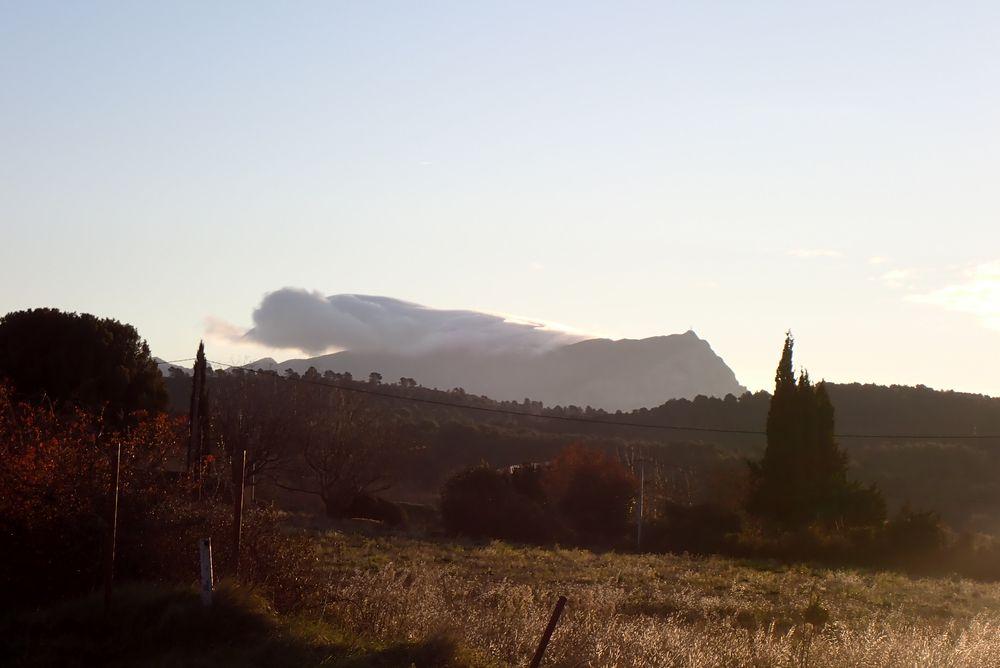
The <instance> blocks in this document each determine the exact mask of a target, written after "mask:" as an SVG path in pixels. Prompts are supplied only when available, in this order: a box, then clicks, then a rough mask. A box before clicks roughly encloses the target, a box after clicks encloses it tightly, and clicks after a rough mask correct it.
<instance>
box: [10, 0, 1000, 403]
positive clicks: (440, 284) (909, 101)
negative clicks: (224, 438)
mask: <svg viewBox="0 0 1000 668" xmlns="http://www.w3.org/2000/svg"><path fill="white" fill-rule="evenodd" d="M998 31H1000V3H997V2H953V3H939V2H922V3H921V2H879V3H871V2H839V3H819V2H815V3H812V2H769V3H745V2H726V3H722V2H718V3H711V2H690V3H667V2H650V3H625V2H614V3H611V2H609V3H601V4H597V3H583V2H566V3H539V2H525V3H514V2H503V3H495V4H486V3H479V2H454V3H404V2H399V3H383V2H370V1H365V2H355V3H335V2H318V3H305V2H302V3H273V4H268V3H252V2H239V3H231V4H226V3H221V2H219V3H201V2H197V3H196V2H191V3H181V2H169V3H152V2H149V3H136V2H128V3H126V2H121V3H98V2H87V3H71V2H64V3H49V2H38V1H32V2H2V1H0V225H2V228H3V237H2V239H3V242H2V244H0V272H2V276H0V279H2V280H0V311H3V312H6V311H8V310H11V309H17V308H25V307H30V306H42V305H51V306H58V307H61V308H65V309H72V310H79V311H88V312H92V313H97V314H100V315H111V316H115V317H118V318H120V319H122V320H125V321H128V322H131V323H133V324H135V325H136V326H137V327H138V328H139V330H140V332H141V333H142V334H143V335H144V336H145V337H146V338H147V339H148V340H149V342H150V344H151V346H152V348H153V350H154V353H155V354H157V355H159V356H161V357H165V358H179V357H188V356H190V354H191V353H192V351H193V350H194V348H195V346H196V345H197V340H198V338H199V337H200V336H203V335H204V334H205V332H206V319H207V318H216V319H219V320H222V321H225V322H229V323H234V324H236V325H240V326H248V325H249V324H250V322H251V321H250V315H251V312H252V310H253V308H254V306H256V304H257V303H258V302H259V301H260V299H261V297H262V296H263V295H264V293H266V292H269V291H273V290H277V289H279V288H281V287H284V286H297V287H303V288H307V289H309V290H318V291H321V292H323V293H324V294H334V293H345V292H358V293H366V294H379V295H388V296H392V297H398V298H401V299H407V300H410V301H415V302H419V303H422V304H427V305H429V306H436V307H449V308H471V309H481V310H486V311H490V312H498V313H508V314H515V315H521V316H529V317H533V318H538V319H541V320H545V321H552V322H556V323H563V324H565V325H568V326H571V327H573V328H574V329H576V330H580V331H583V332H588V333H593V334H596V335H605V336H612V337H624V336H628V337H641V336H649V335H654V334H661V333H673V332H680V331H684V330H686V329H688V328H694V329H695V331H697V332H698V333H699V334H700V335H701V336H703V337H704V338H707V339H708V340H709V341H710V342H711V343H712V345H713V347H714V348H715V350H716V351H717V352H719V353H720V354H721V355H722V356H723V357H724V358H725V359H726V361H727V362H728V363H729V364H730V366H732V367H733V369H734V370H735V372H736V374H737V376H738V377H739V378H740V380H741V381H742V382H744V383H745V384H746V385H748V386H750V387H752V388H754V389H757V388H761V387H769V386H770V385H771V379H772V376H773V368H774V365H775V363H776V359H777V356H778V353H779V352H780V346H781V339H782V335H783V332H784V330H785V329H787V328H789V327H790V328H792V329H793V330H794V331H795V333H796V336H797V338H798V341H799V345H798V349H799V352H800V354H799V361H800V362H801V363H803V364H805V365H806V366H808V367H809V369H810V371H811V372H812V374H813V375H814V376H815V377H826V378H828V379H831V380H837V381H849V380H858V381H875V382H881V383H891V382H899V383H907V384H915V383H921V382H922V383H925V384H928V385H931V386H935V387H942V388H956V389H963V390H971V391H980V392H987V393H991V394H996V395H1000V231H998V222H1000V220H998V219H1000V188H998V178H997V175H998V174H1000V132H998V131H1000V39H998ZM209 351H210V356H211V357H214V358H216V359H221V360H223V361H246V360H247V359H249V358H253V357H256V356H258V353H260V352H262V351H260V350H258V349H244V348H240V347H238V346H234V345H233V344H231V343H226V342H224V341H222V340H215V339H213V340H211V341H210V342H209ZM292 354H293V353H292V352H291V351H287V352H280V353H278V356H281V355H286V356H292ZM418 380H419V379H418Z"/></svg>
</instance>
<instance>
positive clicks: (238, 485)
mask: <svg viewBox="0 0 1000 668" xmlns="http://www.w3.org/2000/svg"><path fill="white" fill-rule="evenodd" d="M233 472H234V473H235V474H236V475H234V476H233V478H234V480H233V485H234V486H235V487H234V489H233V559H234V562H235V566H234V571H235V574H236V577H237V578H239V576H240V539H241V537H242V535H243V487H244V484H245V482H246V473H247V451H246V449H243V450H241V451H240V456H239V458H238V459H237V460H235V461H234V462H233Z"/></svg>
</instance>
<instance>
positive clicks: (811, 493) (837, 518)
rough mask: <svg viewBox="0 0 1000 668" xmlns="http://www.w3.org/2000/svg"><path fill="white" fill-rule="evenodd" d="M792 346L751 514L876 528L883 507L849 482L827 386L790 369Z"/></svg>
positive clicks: (778, 383)
mask: <svg viewBox="0 0 1000 668" xmlns="http://www.w3.org/2000/svg"><path fill="white" fill-rule="evenodd" d="M792 347H793V341H792V337H791V335H790V334H789V335H788V337H787V338H786V339H785V346H784V349H783V350H782V354H781V361H780V362H779V363H778V370H777V373H776V374H775V389H774V396H773V397H772V398H771V407H770V410H769V411H768V415H767V448H766V449H765V451H764V457H763V459H762V460H761V461H760V462H759V463H755V464H753V465H752V466H751V472H752V489H751V493H750V499H749V502H748V508H749V510H750V511H751V512H753V513H755V514H758V515H760V516H762V517H765V518H767V519H770V520H773V521H775V522H777V523H779V524H782V525H785V526H789V527H794V526H804V525H807V524H809V523H811V522H814V521H821V522H826V523H847V524H850V525H858V526H864V525H875V524H878V523H880V522H881V521H883V520H884V518H885V503H884V501H882V498H881V495H880V494H879V493H878V492H877V491H876V490H875V489H874V488H863V487H860V486H858V485H856V484H852V483H851V482H849V481H848V479H847V456H846V455H845V454H844V452H843V451H842V450H841V449H840V447H839V446H838V445H837V443H836V442H835V440H834V436H833V434H834V410H833V404H832V403H831V402H830V398H829V395H828V394H827V391H826V386H825V384H824V383H819V384H818V385H816V386H815V387H814V386H813V385H812V383H811V382H810V380H809V375H808V374H807V373H806V372H804V371H803V372H802V374H800V376H799V378H798V380H796V378H795V372H794V370H793V368H792Z"/></svg>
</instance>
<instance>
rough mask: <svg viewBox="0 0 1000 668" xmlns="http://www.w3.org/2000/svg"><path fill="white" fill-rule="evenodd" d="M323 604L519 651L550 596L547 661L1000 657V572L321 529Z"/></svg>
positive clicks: (506, 655)
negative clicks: (910, 571)
mask: <svg viewBox="0 0 1000 668" xmlns="http://www.w3.org/2000/svg"><path fill="white" fill-rule="evenodd" d="M317 535H318V540H319V542H320V546H321V551H322V560H323V564H324V568H325V569H327V570H328V572H329V578H328V580H327V583H326V585H325V587H326V590H325V591H323V592H318V593H319V594H320V595H321V596H322V597H323V598H324V605H323V609H322V615H323V617H324V619H325V620H327V621H330V622H332V623H334V624H335V625H336V626H337V627H338V628H345V629H348V630H350V631H351V632H352V633H355V634H358V635H359V636H361V637H364V638H368V639H370V640H372V641H375V642H383V643H384V642H408V643H426V642H431V641H435V640H439V641H440V640H441V639H446V640H447V642H449V643H451V644H452V645H453V646H456V647H458V648H460V649H461V650H462V652H463V654H464V656H465V657H466V659H465V660H466V661H468V662H471V663H475V664H477V665H497V666H504V665H527V662H528V660H529V659H530V657H531V655H532V653H533V651H534V647H535V644H536V643H537V641H538V637H539V635H540V634H541V631H542V629H543V628H544V626H545V623H546V621H547V619H548V615H549V613H550V610H551V608H552V606H553V604H554V602H555V601H556V599H557V597H558V596H559V595H560V594H562V595H565V596H567V597H568V599H569V603H568V605H567V607H566V611H565V613H564V615H563V618H562V620H561V622H560V624H559V626H558V628H557V629H556V632H555V634H554V636H553V638H552V642H551V644H550V646H549V651H548V653H547V655H546V665H553V666H556V665H558V666H720V665H725V666H848V665H849V666H914V665H941V666H989V665H1000V585H998V584H985V583H978V582H974V581H970V580H966V579H961V578H941V579H916V578H909V577H907V576H904V575H899V574H894V573H888V572H865V571H854V570H829V569H825V568H812V567H809V566H803V565H797V566H784V565H779V564H776V563H769V562H752V561H736V560H732V559H724V558H717V557H705V558H701V557H689V556H686V555H631V554H616V553H611V552H606V553H595V552H590V551H587V550H581V549H542V548H534V547H521V546H512V545H508V544H505V543H501V542H492V543H482V544H476V543H455V542H447V541H439V540H432V539H426V538H414V537H406V536H399V535H397V536H393V535H375V534H369V535H363V534H358V533H353V532H350V531H337V530H327V531H321V532H318V533H317Z"/></svg>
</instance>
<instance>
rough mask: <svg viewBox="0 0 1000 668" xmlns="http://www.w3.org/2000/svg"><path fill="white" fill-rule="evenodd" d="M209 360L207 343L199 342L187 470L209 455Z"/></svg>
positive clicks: (190, 419) (193, 376) (192, 390)
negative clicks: (206, 351) (206, 355)
mask: <svg viewBox="0 0 1000 668" xmlns="http://www.w3.org/2000/svg"><path fill="white" fill-rule="evenodd" d="M207 375H208V360H207V359H206V358H205V342H204V341H199V342H198V354H197V355H195V362H194V368H193V369H192V374H191V410H190V413H189V425H190V426H189V429H190V435H191V437H190V441H189V442H188V452H187V468H188V469H190V468H191V465H192V464H194V463H195V462H200V461H201V459H202V457H204V456H205V455H207V454H208V426H209V425H208V421H209V411H208V382H207Z"/></svg>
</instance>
